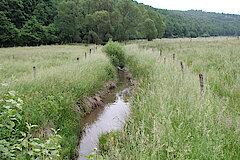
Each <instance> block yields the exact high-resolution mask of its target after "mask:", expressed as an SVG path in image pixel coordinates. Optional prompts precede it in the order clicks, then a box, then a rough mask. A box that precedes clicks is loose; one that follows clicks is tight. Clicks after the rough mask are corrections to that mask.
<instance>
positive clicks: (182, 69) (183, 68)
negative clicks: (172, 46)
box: [180, 61, 184, 72]
mask: <svg viewBox="0 0 240 160" xmlns="http://www.w3.org/2000/svg"><path fill="white" fill-rule="evenodd" d="M180 64H181V70H182V72H183V69H184V68H183V62H182V61H181V62H180Z"/></svg>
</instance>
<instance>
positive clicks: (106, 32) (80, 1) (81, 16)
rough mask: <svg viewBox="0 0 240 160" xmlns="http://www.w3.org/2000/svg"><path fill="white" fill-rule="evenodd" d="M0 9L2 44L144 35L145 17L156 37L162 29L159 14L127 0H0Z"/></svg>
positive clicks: (95, 40) (96, 40)
mask: <svg viewBox="0 0 240 160" xmlns="http://www.w3.org/2000/svg"><path fill="white" fill-rule="evenodd" d="M0 8H1V9H2V10H1V12H3V13H2V14H1V16H0V17H3V18H1V21H4V22H3V23H2V24H5V25H4V26H2V30H6V31H7V32H5V33H4V32H0V38H2V39H3V40H2V41H1V42H2V45H4V46H13V45H22V46H24V45H40V44H52V43H59V42H60V43H80V42H84V43H95V44H103V43H106V42H107V41H108V40H109V39H110V38H112V39H113V40H117V41H124V40H129V39H142V38H148V37H146V35H145V34H142V30H141V25H140V24H142V23H144V22H145V21H146V19H148V18H149V19H151V20H153V21H154V25H155V27H156V30H157V37H158V38H161V37H162V36H163V33H164V30H165V27H164V23H163V20H162V19H161V16H160V14H158V13H157V12H156V11H155V10H154V9H153V8H151V7H147V6H144V5H141V4H138V3H136V2H133V1H131V0H117V1H115V0H105V1H102V0H97V1H94V2H93V1H89V0H77V1H73V0H70V1H62V0H59V1H57V0H48V1H45V0H40V1H37V0H9V1H6V0H4V1H1V2H0ZM4 17H5V18H4ZM15 28H17V29H19V30H20V33H21V34H20V38H18V31H17V29H15ZM36 28H38V31H36ZM35 32H36V33H35ZM38 32H41V33H42V34H39V33H38ZM154 33H155V30H154ZM154 37H156V36H154Z"/></svg>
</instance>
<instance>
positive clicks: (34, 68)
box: [33, 66, 37, 79]
mask: <svg viewBox="0 0 240 160" xmlns="http://www.w3.org/2000/svg"><path fill="white" fill-rule="evenodd" d="M33 77H34V79H36V77H37V68H36V66H33Z"/></svg>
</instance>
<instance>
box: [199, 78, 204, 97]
mask: <svg viewBox="0 0 240 160" xmlns="http://www.w3.org/2000/svg"><path fill="white" fill-rule="evenodd" d="M199 80H200V88H201V94H203V92H204V90H203V87H204V83H203V74H202V73H200V74H199Z"/></svg>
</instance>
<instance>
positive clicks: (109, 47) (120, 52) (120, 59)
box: [103, 40, 125, 68]
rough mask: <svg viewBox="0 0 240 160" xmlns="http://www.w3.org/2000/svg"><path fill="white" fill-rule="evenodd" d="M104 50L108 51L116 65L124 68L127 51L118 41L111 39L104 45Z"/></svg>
mask: <svg viewBox="0 0 240 160" xmlns="http://www.w3.org/2000/svg"><path fill="white" fill-rule="evenodd" d="M103 51H104V52H106V53H107V55H108V57H109V58H110V59H111V61H112V64H113V65H114V66H115V67H121V68H123V67H124V66H125V51H124V49H123V48H122V46H121V45H120V44H119V43H118V42H113V41H111V40H110V41H109V42H108V43H107V44H106V46H104V47H103Z"/></svg>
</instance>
